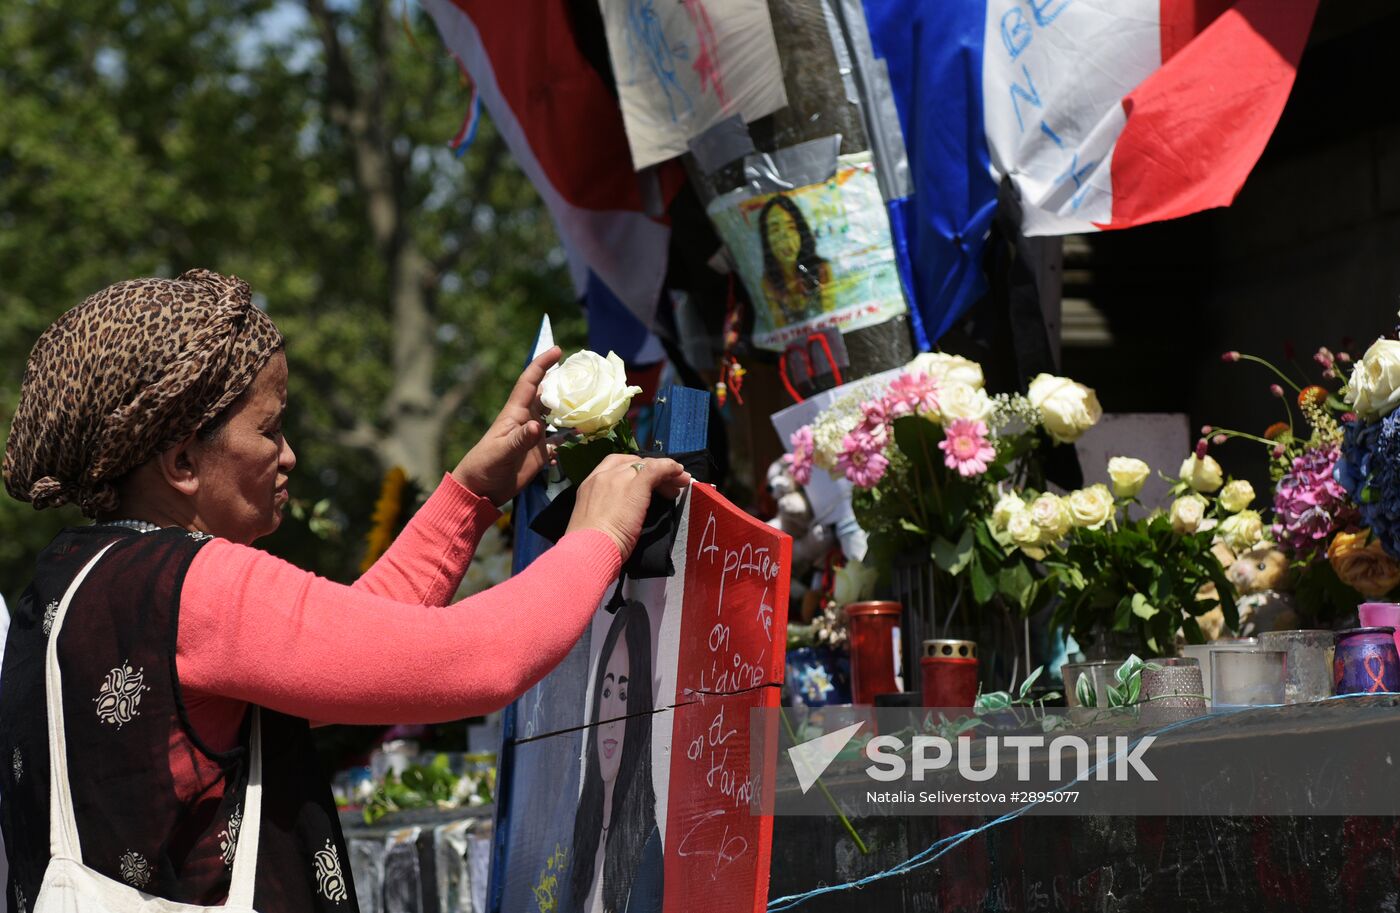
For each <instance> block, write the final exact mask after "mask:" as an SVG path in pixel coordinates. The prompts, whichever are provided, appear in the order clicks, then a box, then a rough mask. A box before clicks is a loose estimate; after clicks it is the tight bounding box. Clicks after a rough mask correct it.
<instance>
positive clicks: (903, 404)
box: [885, 371, 938, 418]
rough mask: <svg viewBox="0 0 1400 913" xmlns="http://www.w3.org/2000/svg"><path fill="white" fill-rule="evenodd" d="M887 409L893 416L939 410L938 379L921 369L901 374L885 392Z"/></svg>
mask: <svg viewBox="0 0 1400 913" xmlns="http://www.w3.org/2000/svg"><path fill="white" fill-rule="evenodd" d="M885 410H886V411H887V412H888V413H889V415H890V417H891V418H897V417H899V416H901V415H911V414H914V413H923V412H937V411H938V381H936V380H934V379H933V378H931V377H929V376H928V375H927V374H924V373H923V372H921V371H913V372H910V373H909V374H901V375H899V376H898V377H896V378H895V379H894V381H893V382H891V383H890V388H889V391H888V392H887V393H886V394H885Z"/></svg>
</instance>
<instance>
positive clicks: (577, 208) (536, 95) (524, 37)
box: [423, 0, 684, 360]
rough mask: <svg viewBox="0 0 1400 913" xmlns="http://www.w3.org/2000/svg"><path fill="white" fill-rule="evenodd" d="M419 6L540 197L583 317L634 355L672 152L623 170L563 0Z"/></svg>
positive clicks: (647, 340)
mask: <svg viewBox="0 0 1400 913" xmlns="http://www.w3.org/2000/svg"><path fill="white" fill-rule="evenodd" d="M423 8H424V9H425V10H427V12H428V13H429V15H431V16H432V18H433V20H434V22H435V23H436V24H437V27H438V32H439V33H440V34H441V35H442V37H443V40H444V42H446V44H447V46H448V48H449V49H450V50H451V51H452V53H454V54H455V55H456V56H457V59H458V60H459V61H461V63H462V65H463V66H464V67H465V68H466V70H467V73H468V74H469V75H470V76H471V78H472V80H473V81H474V82H475V84H476V85H475V91H476V92H477V93H479V96H480V99H481V103H482V104H484V105H485V106H486V110H487V111H488V112H489V113H490V115H491V119H492V121H493V122H494V124H495V126H496V129H497V130H498V131H499V132H500V134H501V136H502V138H503V139H504V140H505V143H506V146H507V148H509V149H510V151H511V154H512V155H513V156H514V157H515V160H516V161H517V162H518V163H519V165H520V168H521V170H522V171H524V172H525V175H526V177H528V178H529V179H530V183H532V184H533V185H534V186H535V189H536V190H537V191H538V192H539V194H540V197H541V198H543V200H544V202H545V205H546V206H547V207H548V208H549V212H550V215H551V216H552V217H553V218H554V224H555V226H556V227H557V229H558V231H559V236H560V239H561V240H562V242H563V245H564V249H565V251H566V253H567V255H568V258H569V272H570V275H571V277H572V279H573V284H574V290H575V293H576V294H577V295H578V296H579V297H580V298H583V299H585V301H586V303H587V304H588V307H589V323H590V326H592V325H593V324H595V323H599V322H600V321H601V322H602V323H603V325H605V326H607V327H613V328H619V329H617V331H616V333H614V334H612V335H613V336H614V340H613V341H612V342H611V343H610V344H609V345H608V347H611V348H615V349H616V350H617V352H618V354H619V355H621V356H623V358H625V359H629V360H630V359H633V358H636V357H638V356H639V355H641V356H642V357H645V354H646V352H647V351H648V350H649V349H650V348H652V347H654V339H653V338H652V337H651V334H650V333H649V331H648V330H647V328H648V327H650V326H651V323H652V318H653V316H654V314H655V311H656V305H657V302H658V300H659V299H660V296H661V290H662V283H663V281H664V279H665V275H666V265H667V251H668V247H669V245H670V240H671V228H670V225H669V222H668V221H667V220H666V218H665V216H664V212H665V209H666V207H667V206H668V205H669V204H670V202H671V199H672V198H673V197H674V196H675V193H676V191H677V190H678V189H679V188H680V186H681V185H682V184H683V183H684V171H683V170H682V169H681V168H680V166H679V163H678V162H675V163H666V164H665V165H663V166H661V167H659V168H657V169H653V170H648V171H646V172H643V173H642V174H638V173H636V172H634V171H633V170H632V157H631V153H630V151H629V149H628V145H627V134H626V133H625V132H624V130H623V126H622V113H621V109H620V108H619V107H618V103H617V99H616V98H615V97H614V96H613V95H612V93H611V92H609V91H608V88H607V86H606V85H605V84H604V82H603V79H602V77H601V76H600V75H599V74H598V72H597V70H595V69H594V68H593V66H592V64H590V63H589V62H588V60H587V59H586V58H585V57H584V56H583V54H582V52H581V51H580V50H579V47H578V43H577V42H576V41H575V38H574V32H573V28H572V26H571V24H570V21H569V15H568V3H567V0H512V2H501V0H423ZM595 310H596V311H597V312H598V313H597V314H596V315H595V313H594V311H595ZM595 317H596V318H597V319H596V320H595ZM617 339H625V340H626V341H625V343H624V342H618V341H616V340H617ZM634 349H635V351H633V350H634Z"/></svg>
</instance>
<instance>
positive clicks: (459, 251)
mask: <svg viewBox="0 0 1400 913" xmlns="http://www.w3.org/2000/svg"><path fill="white" fill-rule="evenodd" d="M483 152H484V161H483V162H482V165H481V169H480V171H479V172H478V175H477V179H476V181H475V183H476V185H477V187H478V188H479V191H478V193H477V194H476V196H475V199H474V200H473V202H472V205H471V208H470V209H468V210H467V216H466V218H465V219H464V220H463V221H464V223H465V224H464V226H463V228H462V230H461V231H460V232H458V233H457V239H456V242H455V243H453V244H451V245H448V246H447V247H446V249H445V250H444V251H443V252H442V253H441V254H439V255H438V256H437V257H436V258H435V259H434V260H433V261H432V271H431V272H430V273H429V274H428V276H427V277H426V278H427V279H428V281H430V282H431V283H432V284H433V285H435V286H436V285H437V284H438V283H439V282H440V281H441V280H442V274H443V273H446V272H449V271H451V270H452V269H453V268H454V267H455V266H456V265H457V264H458V263H459V262H460V261H461V259H462V257H463V255H464V254H466V252H467V251H468V250H469V249H470V248H471V246H472V242H473V241H475V240H476V239H477V238H478V236H479V233H478V232H477V230H476V214H477V212H478V211H479V210H480V208H481V207H482V206H483V205H485V201H486V198H487V197H488V196H489V193H490V187H491V184H492V183H493V182H494V181H495V180H496V177H497V176H498V175H499V174H500V171H501V168H502V167H503V166H504V165H505V162H506V144H505V140H503V139H501V136H500V134H499V133H496V134H492V136H491V138H490V139H489V140H487V146H486V149H485V150H484V151H483Z"/></svg>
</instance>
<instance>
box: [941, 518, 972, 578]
mask: <svg viewBox="0 0 1400 913" xmlns="http://www.w3.org/2000/svg"><path fill="white" fill-rule="evenodd" d="M974 542H975V534H974V533H973V530H972V527H971V526H967V527H965V528H964V529H963V534H962V536H961V537H960V538H959V539H958V542H957V544H956V545H954V544H953V543H951V542H949V541H948V540H947V539H945V538H943V537H942V536H939V537H938V538H937V539H935V540H933V560H934V563H935V564H937V565H938V566H939V567H940V568H941V569H943V570H945V571H947V572H948V573H949V574H961V573H962V572H963V571H964V570H966V568H967V566H968V563H969V562H971V561H972V550H973V545H974Z"/></svg>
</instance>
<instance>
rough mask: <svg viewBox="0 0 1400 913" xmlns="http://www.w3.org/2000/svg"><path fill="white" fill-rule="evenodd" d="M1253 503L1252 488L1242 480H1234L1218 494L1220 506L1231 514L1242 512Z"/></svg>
mask: <svg viewBox="0 0 1400 913" xmlns="http://www.w3.org/2000/svg"><path fill="white" fill-rule="evenodd" d="M1253 501H1254V486H1253V485H1251V484H1249V483H1248V482H1246V481H1245V480H1244V479H1236V480H1235V481H1233V482H1231V483H1230V484H1229V485H1226V486H1225V488H1224V490H1222V491H1221V492H1220V506H1221V507H1223V508H1225V510H1226V511H1228V512H1229V513H1232V514H1237V513H1239V512H1240V511H1242V510H1244V509H1245V508H1246V507H1248V506H1249V505H1250V504H1251V503H1252V502H1253Z"/></svg>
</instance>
